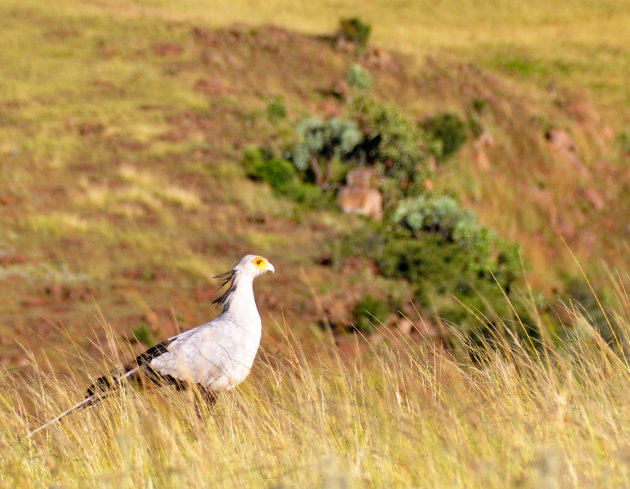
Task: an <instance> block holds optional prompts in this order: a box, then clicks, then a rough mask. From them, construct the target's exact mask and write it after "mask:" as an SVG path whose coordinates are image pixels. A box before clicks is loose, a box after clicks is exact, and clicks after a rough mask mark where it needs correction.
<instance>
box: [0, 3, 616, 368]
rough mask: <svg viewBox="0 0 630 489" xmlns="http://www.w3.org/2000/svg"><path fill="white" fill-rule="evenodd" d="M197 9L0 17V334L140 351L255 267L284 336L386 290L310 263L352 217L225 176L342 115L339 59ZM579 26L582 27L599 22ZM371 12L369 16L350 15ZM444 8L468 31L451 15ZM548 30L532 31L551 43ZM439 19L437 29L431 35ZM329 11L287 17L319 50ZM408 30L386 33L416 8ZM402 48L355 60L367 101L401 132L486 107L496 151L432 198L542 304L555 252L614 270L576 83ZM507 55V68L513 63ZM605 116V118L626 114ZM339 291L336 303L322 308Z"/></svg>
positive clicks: (611, 134)
mask: <svg viewBox="0 0 630 489" xmlns="http://www.w3.org/2000/svg"><path fill="white" fill-rule="evenodd" d="M201 7H202V6H201V5H198V4H185V5H182V6H181V8H180V7H178V10H177V13H174V12H173V11H172V9H171V8H170V7H168V6H167V5H164V4H159V3H151V4H136V5H135V6H133V7H130V6H127V7H124V6H123V5H116V4H108V6H98V5H96V4H94V5H90V6H78V5H75V4H71V3H62V4H60V6H59V8H58V9H55V10H54V11H51V10H49V9H43V8H38V7H37V5H36V4H33V5H30V6H28V5H25V4H20V5H17V4H16V5H11V4H8V3H4V4H3V6H2V8H3V9H4V12H5V14H6V15H4V16H3V18H4V19H5V29H4V30H3V34H2V35H3V36H4V38H5V39H6V41H7V46H9V48H10V49H6V50H3V53H2V54H1V56H3V57H4V58H3V59H2V61H3V66H4V68H5V69H4V71H3V75H2V79H1V80H0V84H1V88H2V90H1V91H0V92H1V93H2V95H1V99H2V102H1V103H2V107H3V120H2V125H3V132H2V133H3V138H2V143H1V147H2V163H3V164H2V166H1V168H0V171H1V172H2V173H1V179H0V181H1V182H2V187H1V191H0V197H1V198H2V205H1V206H0V219H1V222H2V236H1V237H0V239H1V240H2V241H1V242H0V245H1V246H2V248H1V249H2V256H1V257H0V258H1V259H2V267H1V268H0V272H1V275H0V277H1V278H2V280H3V281H4V283H5V284H10V285H9V286H8V287H6V293H5V297H4V299H3V301H2V304H1V306H0V307H1V308H2V322H1V323H0V326H1V327H2V333H3V336H4V337H6V338H11V337H13V336H14V335H17V336H18V337H19V338H20V339H21V341H23V342H26V343H27V344H30V343H33V345H35V344H37V346H38V347H40V346H42V345H46V348H49V347H51V346H52V345H54V344H62V343H63V341H58V340H57V336H58V335H57V329H58V328H59V327H62V328H67V329H69V330H70V331H71V332H73V333H76V336H77V337H78V338H84V339H83V340H80V341H85V342H87V341H88V340H87V339H85V338H86V335H85V333H86V325H87V327H88V330H89V328H90V326H89V325H91V324H93V323H94V320H93V317H94V314H95V311H96V310H97V307H98V308H99V309H100V310H101V311H103V314H104V315H105V317H106V318H107V319H108V320H110V321H111V322H112V323H113V324H114V325H115V327H116V328H119V330H120V331H121V332H122V333H123V334H125V335H130V334H131V333H130V330H132V329H134V328H140V329H144V330H146V329H147V328H148V329H149V330H150V331H151V336H152V337H153V339H154V340H156V339H159V338H163V337H166V336H168V335H170V334H172V333H173V332H174V331H176V330H177V329H178V328H180V327H184V328H185V327H188V326H189V325H193V324H196V323H199V322H201V321H203V320H204V319H206V318H207V317H208V314H209V308H208V306H207V303H208V302H207V301H208V300H209V299H211V298H212V297H213V294H214V292H213V287H212V284H209V283H208V277H209V276H211V275H214V274H216V273H219V272H221V271H223V270H225V269H226V268H227V267H229V266H230V265H231V264H232V262H233V261H234V260H235V258H234V257H238V256H239V255H240V254H242V253H244V252H245V251H252V250H255V251H256V252H259V253H263V254H267V255H269V256H270V257H271V258H272V260H273V261H274V263H276V265H278V266H279V269H280V270H282V273H281V274H280V277H278V278H276V279H275V280H274V282H273V286H269V285H267V284H265V286H263V287H262V288H261V291H260V300H261V308H262V310H264V311H266V312H267V314H271V315H273V316H274V317H276V318H277V317H279V316H280V315H281V314H282V315H285V317H287V320H290V321H291V323H292V324H294V325H295V327H296V328H299V327H300V326H308V325H313V324H315V323H316V322H317V321H319V320H326V315H327V312H326V311H327V310H329V309H330V308H335V307H337V309H338V308H339V304H341V307H347V308H351V307H352V306H353V304H354V303H355V302H356V300H357V299H358V298H359V297H361V295H362V294H365V293H370V292H371V293H375V294H378V293H379V290H384V289H391V288H392V287H396V288H400V287H403V289H402V290H404V287H405V286H404V284H398V285H394V284H392V283H391V282H388V281H386V280H384V279H381V278H378V277H376V276H375V272H374V270H373V267H372V266H370V265H369V263H365V262H361V261H359V262H358V263H355V264H354V265H352V264H350V265H349V266H344V267H343V269H331V268H326V267H321V266H319V265H318V263H319V261H320V259H321V258H322V257H323V256H324V255H325V254H326V253H327V249H328V246H329V244H330V243H331V241H334V240H336V239H337V238H338V237H339V236H340V233H341V232H342V231H343V232H346V233H347V232H348V230H351V229H353V228H357V229H358V228H360V227H361V226H363V224H362V220H361V219H358V218H355V217H353V216H344V215H341V214H339V213H338V212H335V211H332V210H325V211H318V210H308V209H304V208H303V207H301V206H296V205H295V204H294V203H292V202H290V201H288V200H286V199H283V198H278V197H276V196H275V195H273V194H272V192H270V190H269V189H268V188H267V187H266V186H265V185H262V184H255V183H253V182H251V181H249V180H248V179H246V178H245V176H244V172H243V169H242V167H241V164H240V161H241V159H242V154H243V148H244V147H245V146H246V145H247V144H250V143H253V144H264V145H272V146H273V145H274V144H276V145H279V144H281V142H282V141H283V140H286V139H287V137H288V135H289V134H290V133H291V131H292V129H291V125H292V123H293V122H295V121H297V120H299V119H300V118H302V117H304V116H307V115H311V114H316V115H323V116H327V115H330V114H343V113H344V111H346V108H345V105H344V102H343V101H340V100H338V99H337V98H335V97H331V96H330V95H329V93H330V92H331V90H332V89H333V88H334V87H335V86H337V85H338V84H339V82H340V81H342V80H343V79H344V76H345V73H346V71H347V70H348V68H349V67H350V66H351V65H352V64H353V63H355V62H356V61H357V55H356V54H355V53H353V52H351V51H347V50H345V51H344V50H343V49H338V48H336V47H335V46H334V45H333V44H332V43H330V42H329V41H327V40H325V39H315V38H313V37H308V36H303V35H300V34H297V33H294V32H291V31H287V30H285V29H282V28H273V27H261V28H250V27H238V28H222V29H219V30H212V29H211V27H212V26H214V25H217V24H218V23H220V22H222V21H227V20H228V19H227V17H222V15H224V16H227V13H225V12H226V10H227V7H224V8H223V10H222V9H221V7H220V6H217V7H215V9H213V15H214V16H212V19H210V17H211V15H210V14H209V13H202V10H203V9H202V8H201ZM456 7H457V5H455V4H453V5H451V7H450V8H452V9H455V8H456ZM241 8H244V7H239V6H238V5H236V6H234V7H233V10H230V12H232V13H233V15H239V13H240V12H241V10H239V9H241ZM266 8H267V7H265V9H266ZM310 8H312V7H310ZM348 8H350V6H348ZM444 8H446V7H444ZM576 8H577V7H576ZM582 8H583V9H584V11H583V15H587V14H589V15H590V14H592V15H593V16H594V17H593V23H594V24H597V25H600V24H599V22H600V20H599V19H600V17H598V16H597V15H596V14H597V11H595V12H591V11H590V7H587V6H586V5H584V6H582ZM384 9H385V7H380V6H378V5H374V11H373V12H371V13H369V15H366V18H368V19H369V18H371V17H370V16H371V15H377V14H378V13H381V12H382V10H384ZM278 10H279V11H281V12H282V15H291V16H293V17H291V19H293V18H296V17H298V12H295V11H291V10H290V9H289V10H288V11H287V10H286V9H280V8H279V9H278ZM221 12H224V13H223V14H221ZM270 12H271V10H268V11H267V10H264V11H258V12H257V13H255V15H256V16H257V17H256V18H255V19H250V20H251V22H252V23H254V24H255V23H256V21H257V20H259V21H264V20H265V19H266V17H265V15H267V16H268V15H270ZM291 12H292V13H291ZM423 12H424V13H423ZM461 12H462V15H467V16H469V18H470V22H473V21H474V20H475V19H477V20H478V16H479V12H476V11H475V10H474V9H472V8H470V7H467V8H462V9H461ZM489 12H490V10H489ZM492 12H494V14H492V15H493V16H497V15H504V16H505V19H506V20H505V22H508V23H509V22H511V23H512V25H514V26H515V25H517V23H518V22H521V20H520V17H518V16H517V15H516V14H514V15H508V13H505V12H503V11H502V10H498V11H495V10H492ZM501 12H503V13H501ZM528 12H529V14H530V15H533V16H534V17H532V19H531V20H530V21H529V24H528V25H530V26H534V25H538V24H537V23H536V22H534V21H535V20H536V19H537V18H539V17H540V16H541V15H542V13H543V12H544V10H543V8H542V6H538V7H536V6H532V7H531V10H528ZM536 12H539V13H536ZM562 12H563V11H562V10H560V11H559V12H558V13H557V15H555V16H552V17H550V18H551V19H555V20H554V21H555V22H557V24H558V25H564V24H563V22H562V21H563V19H565V20H566V12H565V13H564V14H563V13H562ZM303 13H304V14H306V13H307V12H303ZM341 13H343V12H341ZM299 14H300V15H302V12H299ZM446 14H447V11H446V10H444V11H443V12H440V11H438V12H435V16H436V17H435V18H439V19H440V20H441V21H443V22H445V23H446V22H447V18H448V15H446ZM332 15H333V13H332V12H331V11H328V10H326V9H324V10H322V11H321V12H319V13H315V12H313V16H306V17H305V16H303V15H302V17H300V18H302V19H303V20H302V22H305V21H304V19H306V18H309V19H310V20H309V22H315V20H316V19H319V20H318V22H320V24H317V25H319V26H321V27H322V29H323V27H324V26H326V29H327V30H328V31H329V32H330V31H331V30H332V27H333V26H334V22H336V20H337V19H336V18H335V19H332V17H331V16H332ZM409 15H410V16H411V17H409V18H407V17H406V16H401V19H402V20H401V24H400V26H404V25H405V24H404V22H409V21H410V19H412V18H416V17H413V16H414V15H416V16H422V15H426V12H425V11H424V10H422V9H420V10H419V11H418V12H416V13H413V14H412V13H411V12H409ZM598 15H603V14H601V13H600V14H598ZM623 15H624V11H623V9H621V10H620V11H619V14H618V15H616V16H614V19H612V20H610V19H609V22H610V23H611V26H610V29H613V26H614V24H615V22H617V20H616V19H618V18H621V17H623ZM206 18H208V20H207V23H206V21H205V19H206ZM417 18H420V17H417ZM491 18H493V17H492V16H490V17H488V19H491ZM578 18H579V16H576V19H578ZM496 20H497V21H498V20H499V19H496ZM575 21H576V22H577V20H575ZM286 22H287V24H289V25H290V26H291V27H296V28H300V29H304V30H309V29H310V30H313V29H315V27H316V25H315V24H312V25H309V24H308V23H304V24H301V23H299V22H297V21H296V22H290V21H289V19H287V21H286ZM479 22H480V26H479V32H480V33H483V32H486V30H485V28H484V23H483V22H481V21H479ZM601 22H604V21H603V20H602V21H601ZM419 25H422V24H419ZM446 25H448V23H447V24H446ZM606 25H608V24H606ZM530 28H532V29H533V28H534V27H530ZM540 28H541V29H542V27H540ZM382 29H383V30H382ZM450 29H453V30H454V29H455V27H454V26H453V27H451V28H450ZM374 32H375V35H374V37H375V40H374V42H375V43H376V42H378V41H379V40H381V39H383V37H382V36H383V32H390V33H392V32H394V25H393V23H392V22H376V23H375V25H374ZM379 32H381V34H379ZM414 32H415V33H416V34H417V35H418V36H422V35H428V34H426V33H424V32H425V31H424V30H423V29H420V28H419V27H418V29H417V30H414ZM423 33H424V34H423ZM541 34H542V32H541ZM392 36H393V34H392ZM385 37H387V36H385ZM393 39H395V37H392V38H391V39H390V42H392V43H393V42H394V41H393ZM405 39H408V42H409V43H417V42H419V40H418V38H416V37H415V36H411V35H409V36H407V37H405ZM384 44H387V43H384ZM499 44H500V38H498V40H497V45H499ZM391 45H395V44H391ZM410 45H411V44H410ZM397 47H400V48H401V49H403V50H405V47H404V46H402V45H401V46H397ZM406 51H407V53H408V54H406V55H404V54H403V55H400V54H396V53H393V52H388V51H384V50H382V49H377V50H375V51H374V50H373V51H371V52H370V53H371V54H369V53H368V55H367V56H364V57H361V58H360V59H359V61H360V62H361V63H363V64H364V65H365V66H366V68H367V69H368V70H369V71H370V72H371V74H372V76H373V77H374V79H375V84H374V89H373V92H374V95H375V96H376V97H377V98H380V99H381V100H385V101H389V102H392V103H395V104H398V105H399V106H401V107H404V110H405V111H406V113H407V114H408V115H409V116H410V117H414V118H417V119H422V118H424V117H426V116H428V115H432V114H434V113H436V112H440V111H445V110H449V111H455V112H457V113H459V114H460V115H461V116H462V117H466V116H467V115H468V114H469V113H470V110H471V106H472V105H473V103H474V101H475V100H484V101H486V104H487V105H486V109H485V111H484V113H483V115H482V116H481V123H482V124H483V126H484V127H485V128H486V129H487V130H488V132H489V134H490V135H491V137H492V139H493V140H494V144H493V145H492V146H491V147H487V148H484V149H483V152H484V156H485V160H484V159H479V157H478V156H479V155H478V154H476V150H475V145H473V144H471V143H469V144H468V145H467V146H466V147H465V148H464V149H463V150H462V151H461V152H460V153H459V154H458V155H456V157H455V158H454V159H453V160H452V161H450V162H447V163H446V164H443V165H439V167H438V168H437V170H436V175H435V178H434V180H435V181H434V186H435V190H436V192H446V193H451V194H454V195H457V196H458V198H459V199H460V200H462V201H463V204H464V205H465V206H467V207H469V208H471V209H474V210H475V211H476V212H477V213H478V214H479V216H480V219H481V221H482V222H483V223H484V224H487V225H490V226H491V227H493V228H494V229H496V230H497V231H498V232H499V233H500V234H501V235H502V236H504V237H507V238H510V239H512V240H515V241H517V242H520V243H522V245H523V249H524V250H525V258H526V259H527V260H528V261H530V262H531V263H532V271H531V273H530V277H529V280H530V281H531V283H532V284H533V285H534V286H535V287H536V288H537V289H540V290H541V291H543V292H545V293H546V294H548V296H550V297H552V296H553V293H554V292H555V291H562V290H563V288H564V287H565V283H566V279H567V276H568V277H571V276H573V275H575V274H577V270H576V268H575V267H574V264H573V262H572V259H571V255H570V253H569V252H568V250H567V249H566V247H565V244H564V242H563V240H566V242H567V244H568V246H570V247H571V249H573V250H574V251H575V253H576V254H577V256H578V258H579V259H580V260H581V261H582V262H584V263H586V264H587V265H588V266H587V269H588V271H589V274H591V275H595V276H599V275H601V273H602V272H601V261H600V260H605V261H606V263H608V264H610V265H613V266H622V267H623V266H625V265H626V264H627V253H626V248H625V246H626V245H625V236H626V232H627V230H626V228H625V227H626V225H627V224H626V221H625V218H624V216H625V215H626V212H627V208H628V199H627V198H625V196H626V195H627V190H628V189H627V184H626V182H627V181H628V179H627V176H628V175H627V169H626V168H627V167H626V166H625V164H624V163H623V158H622V156H621V155H620V153H619V150H618V148H617V147H616V146H615V144H614V138H615V129H613V128H612V127H608V126H607V122H606V119H605V118H604V117H603V116H602V115H601V113H600V112H599V110H598V108H597V105H596V104H595V103H593V102H591V101H590V100H589V99H588V96H586V95H585V93H586V92H584V90H585V89H586V88H588V87H587V85H588V83H587V82H586V80H587V78H584V77H582V78H581V80H582V84H581V85H579V86H573V85H571V84H566V85H565V84H563V83H561V81H560V80H558V81H557V85H558V88H557V92H558V94H557V95H556V97H552V96H551V95H550V94H549V93H548V91H547V89H546V88H545V86H544V83H546V81H544V80H542V79H527V77H526V76H525V77H524V76H521V75H522V74H521V75H519V76H507V75H497V74H495V73H491V72H489V71H487V70H484V69H483V68H480V67H479V66H477V65H470V64H469V63H462V62H461V60H466V59H470V58H467V57H466V56H464V55H463V54H462V52H461V51H458V50H457V49H455V47H454V46H452V45H450V44H447V43H445V44H444V45H443V46H441V47H439V48H435V49H429V48H428V46H427V47H425V49H423V50H422V52H421V53H417V55H416V56H412V55H411V54H410V53H412V51H411V50H410V49H406ZM479 52H480V53H483V54H484V55H486V54H487V51H486V50H482V49H479ZM541 52H542V51H541ZM545 52H547V51H545ZM438 53H439V55H438ZM425 54H429V55H430V57H429V58H428V60H425V58H424V55H425ZM513 55H514V56H519V59H525V60H526V57H523V56H521V55H520V54H518V50H516V51H513ZM559 55H560V53H559ZM623 56H625V54H624V52H623V51H622V52H621V53H620V55H619V60H623ZM278 60H282V61H281V62H279V61H278ZM478 61H479V62H481V63H482V65H483V63H484V62H483V60H482V59H481V58H479V60H478ZM485 64H486V65H487V63H485ZM554 73H555V71H554ZM584 73H586V71H585V72H584ZM584 73H583V74H584ZM517 75H518V73H517ZM584 76H586V75H585V74H584ZM606 79H607V80H609V79H612V78H611V77H608V76H606ZM611 93H613V92H611ZM278 96H282V97H283V98H284V105H285V106H286V108H287V110H288V118H287V120H286V121H285V122H283V123H281V124H280V125H274V124H272V123H270V122H269V121H268V118H267V112H266V111H267V105H268V103H269V102H270V100H274V99H275V98H277V97H278ZM596 96H597V94H596V93H595V94H594V97H596ZM617 96H618V98H617V100H623V97H622V95H621V94H617ZM600 102H601V104H602V105H605V100H604V99H602V100H601V101H600ZM615 113H616V114H617V117H616V118H615V120H616V121H620V120H621V119H622V118H623V117H622V118H621V119H620V118H619V115H621V116H623V113H624V112H623V111H616V112H615ZM550 127H553V128H558V129H562V130H564V131H566V132H567V133H568V134H569V135H570V137H571V138H572V142H573V144H574V145H575V149H573V150H571V152H570V154H568V153H567V151H565V150H563V149H562V148H556V147H554V145H553V144H551V143H550V142H549V141H548V140H546V139H545V131H546V130H547V129H548V128H550ZM279 250H281V252H280V253H279V252H278V251H279ZM339 290H345V291H347V293H344V294H343V296H341V297H339V293H338V291H339ZM95 306H96V307H95ZM33 333H34V334H35V336H33ZM35 338H37V339H35ZM42 341H43V343H42ZM4 343H5V344H4V345H2V346H1V348H2V350H3V351H4V353H3V354H4V357H5V358H7V360H8V361H9V364H11V365H15V364H19V362H20V358H21V356H22V352H21V350H20V348H19V347H18V346H17V345H16V344H14V343H13V342H12V341H10V340H5V342H4Z"/></svg>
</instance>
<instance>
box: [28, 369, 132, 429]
mask: <svg viewBox="0 0 630 489" xmlns="http://www.w3.org/2000/svg"><path fill="white" fill-rule="evenodd" d="M137 372H138V368H134V369H132V370H130V371H129V372H127V373H125V374H124V375H122V376H120V377H118V378H116V379H114V380H115V381H114V383H113V384H109V385H108V386H109V387H111V389H110V390H108V391H105V390H100V391H93V390H92V389H93V387H94V386H92V387H90V388H89V389H88V392H89V394H88V396H87V397H86V398H85V399H83V400H82V401H80V402H77V403H76V404H75V405H74V406H72V407H71V408H69V409H66V410H65V411H64V412H63V413H61V414H59V415H58V416H56V417H54V418H53V419H51V420H50V421H47V422H46V423H44V424H43V425H41V426H38V427H37V428H35V429H34V430H32V431H30V432H29V433H28V434H27V435H26V436H25V437H24V439H29V438H32V437H33V435H35V434H36V433H39V432H40V431H42V430H44V429H46V428H48V427H49V426H51V425H53V424H55V423H58V422H59V421H61V420H62V419H63V418H65V417H66V416H68V415H70V414H72V413H73V412H75V411H79V410H81V409H85V408H88V407H92V406H95V405H96V404H98V403H99V402H101V401H102V400H103V399H105V398H106V397H109V396H110V395H112V394H113V393H114V392H116V391H117V390H118V387H120V385H121V382H122V381H123V380H125V379H126V378H128V377H130V376H132V375H134V374H136V373H137ZM97 383H98V381H97ZM95 385H96V384H95Z"/></svg>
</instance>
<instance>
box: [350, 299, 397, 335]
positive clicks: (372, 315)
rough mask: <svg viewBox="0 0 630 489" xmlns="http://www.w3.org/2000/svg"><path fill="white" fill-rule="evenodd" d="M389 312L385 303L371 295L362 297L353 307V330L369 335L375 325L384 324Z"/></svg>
mask: <svg viewBox="0 0 630 489" xmlns="http://www.w3.org/2000/svg"><path fill="white" fill-rule="evenodd" d="M390 312H391V308H390V306H389V304H388V303H387V301H384V300H382V299H378V298H376V297H374V296H373V295H371V294H367V295H364V296H363V297H362V298H361V300H360V301H359V302H358V303H357V305H356V306H355V307H354V311H353V316H354V318H355V325H354V326H355V328H356V330H357V331H360V332H361V333H370V332H371V331H372V330H373V329H374V326H375V325H378V324H379V323H381V324H382V323H384V322H385V321H386V320H387V317H388V316H389V314H390Z"/></svg>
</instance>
